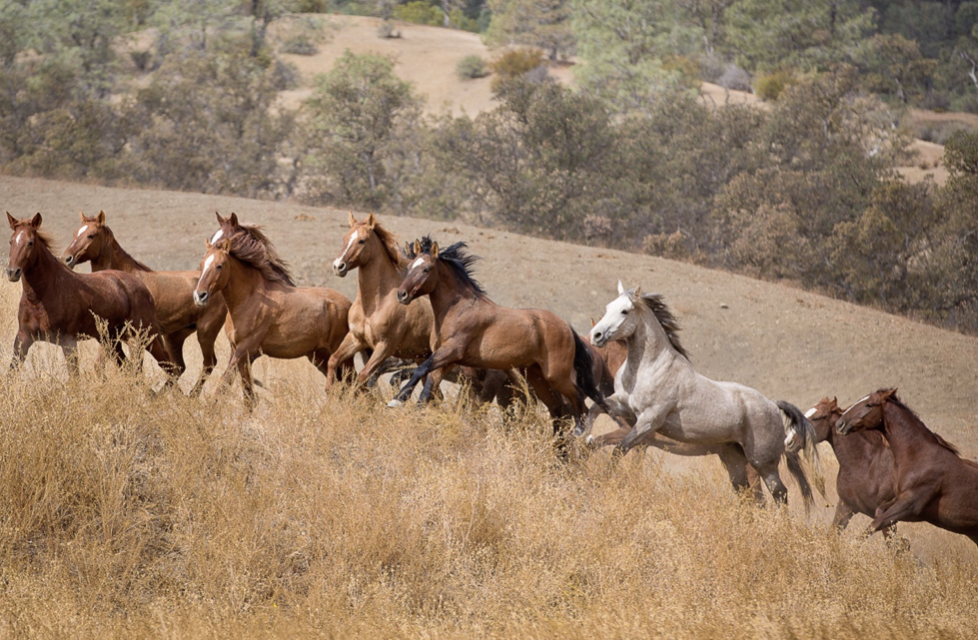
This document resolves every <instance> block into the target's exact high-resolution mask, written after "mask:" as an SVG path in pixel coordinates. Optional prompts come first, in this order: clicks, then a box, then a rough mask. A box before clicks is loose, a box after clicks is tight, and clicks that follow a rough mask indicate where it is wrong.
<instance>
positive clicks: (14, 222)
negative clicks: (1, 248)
mask: <svg viewBox="0 0 978 640" xmlns="http://www.w3.org/2000/svg"><path fill="white" fill-rule="evenodd" d="M7 224H9V225H10V228H11V229H16V228H17V218H15V217H13V216H12V215H10V212H9V211H8V212H7Z"/></svg>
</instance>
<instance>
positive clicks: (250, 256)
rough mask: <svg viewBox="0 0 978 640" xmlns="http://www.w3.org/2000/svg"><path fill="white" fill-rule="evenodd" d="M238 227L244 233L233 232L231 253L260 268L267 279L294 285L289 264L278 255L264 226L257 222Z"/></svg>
mask: <svg viewBox="0 0 978 640" xmlns="http://www.w3.org/2000/svg"><path fill="white" fill-rule="evenodd" d="M238 227H239V228H240V229H241V230H242V231H244V233H233V234H231V237H230V240H231V255H232V256H234V257H235V258H237V259H238V260H241V261H242V262H244V263H246V264H248V265H251V266H252V267H254V268H256V269H258V271H260V272H261V274H262V275H263V276H264V277H265V279H266V280H271V281H272V282H278V283H281V284H284V285H287V286H289V287H294V286H295V279H294V278H293V277H292V271H291V269H290V268H289V264H288V263H287V262H286V261H285V260H283V259H282V258H281V257H280V256H279V255H278V252H277V251H276V250H275V246H274V245H273V244H272V241H271V240H269V239H268V236H266V235H265V232H264V231H263V230H262V228H261V227H260V226H258V225H256V224H239V225H238Z"/></svg>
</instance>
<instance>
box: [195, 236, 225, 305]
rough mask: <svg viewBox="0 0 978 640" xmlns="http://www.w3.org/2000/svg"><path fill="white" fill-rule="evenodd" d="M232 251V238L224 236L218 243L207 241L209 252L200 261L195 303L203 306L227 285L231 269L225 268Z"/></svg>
mask: <svg viewBox="0 0 978 640" xmlns="http://www.w3.org/2000/svg"><path fill="white" fill-rule="evenodd" d="M230 253H231V240H230V239H229V238H224V239H223V240H221V241H220V242H218V243H217V244H211V242H210V241H207V253H205V254H204V257H203V258H202V259H201V261H200V277H199V278H198V279H197V286H196V287H195V288H194V304H196V305H197V306H198V307H203V306H204V305H206V304H207V302H208V301H209V300H210V299H211V298H212V297H213V296H214V294H215V293H217V292H218V291H221V290H223V289H224V287H226V286H227V284H228V280H229V279H230V277H231V270H230V269H225V268H224V267H225V265H226V264H227V262H228V258H229V256H230Z"/></svg>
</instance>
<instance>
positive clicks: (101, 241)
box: [61, 211, 107, 269]
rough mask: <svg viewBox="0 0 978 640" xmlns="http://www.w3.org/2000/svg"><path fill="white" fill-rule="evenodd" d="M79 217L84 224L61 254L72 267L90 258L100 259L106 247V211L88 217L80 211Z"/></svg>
mask: <svg viewBox="0 0 978 640" xmlns="http://www.w3.org/2000/svg"><path fill="white" fill-rule="evenodd" d="M78 217H79V218H81V223H82V226H80V227H79V228H78V231H76V232H75V237H74V238H72V239H71V244H69V245H68V246H67V247H66V248H65V250H64V252H63V253H62V254H61V260H62V262H64V263H65V264H66V265H68V267H70V268H71V269H74V268H75V267H76V266H77V265H80V264H82V263H84V262H88V261H89V260H96V259H98V257H99V256H100V255H101V254H102V249H103V248H104V247H105V236H106V229H107V227H106V226H105V212H104V211H99V212H98V215H97V216H92V217H88V216H86V215H85V214H84V213H82V212H81V211H79V212H78Z"/></svg>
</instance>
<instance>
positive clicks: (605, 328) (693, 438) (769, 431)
mask: <svg viewBox="0 0 978 640" xmlns="http://www.w3.org/2000/svg"><path fill="white" fill-rule="evenodd" d="M618 294H619V295H618V297H617V298H615V299H614V300H612V301H611V302H610V303H609V304H608V305H607V308H606V310H605V315H604V317H602V318H601V320H600V321H598V323H597V324H596V325H595V326H594V327H592V328H591V335H590V339H591V342H592V343H593V344H594V345H595V346H597V347H602V346H604V345H605V344H607V343H608V342H609V341H612V340H624V341H625V342H626V344H627V345H628V357H627V359H626V360H625V364H624V366H623V367H622V368H621V369H619V371H618V373H617V375H616V376H615V393H614V395H613V396H611V397H610V398H608V400H607V404H608V405H609V407H610V409H611V412H613V413H614V414H616V415H618V416H621V417H623V418H624V419H626V420H629V421H632V420H633V421H634V425H635V426H634V428H633V429H632V430H631V431H630V432H629V433H628V435H626V436H625V437H624V438H623V439H622V440H621V442H619V443H618V444H617V445H616V447H615V454H616V455H624V454H625V453H627V452H628V451H629V450H630V449H631V448H632V447H634V446H636V445H640V444H642V443H643V441H645V440H646V439H647V438H650V437H652V436H653V435H654V434H657V433H661V434H662V435H665V436H667V437H669V438H671V439H673V440H677V441H679V442H684V443H688V444H693V445H708V446H709V449H708V450H707V451H708V452H711V453H716V454H717V455H719V456H720V459H721V461H722V462H723V464H724V466H725V467H726V469H727V473H728V475H729V476H730V481H731V483H732V484H733V485H734V487H735V488H736V489H737V490H743V489H746V488H748V486H749V481H748V477H747V466H748V464H750V465H751V466H753V467H754V469H755V470H757V472H758V474H759V475H760V476H761V479H762V480H763V481H764V484H765V485H766V486H767V488H768V490H769V491H770V492H771V494H772V495H773V496H774V498H775V500H776V501H777V502H781V503H783V502H786V501H787V490H786V489H785V486H784V483H783V482H782V481H781V477H780V475H779V474H778V463H779V461H780V459H781V455H782V454H783V453H784V452H785V446H784V439H785V431H784V426H783V424H782V417H781V416H782V413H783V414H784V415H785V416H786V417H787V418H788V419H789V420H791V421H792V422H795V423H796V425H797V426H796V430H797V431H799V432H801V433H805V434H806V436H809V435H813V434H812V427H811V424H810V423H808V421H807V420H805V418H804V416H803V415H802V413H801V411H800V410H798V409H797V408H796V407H794V406H793V405H791V404H789V403H787V402H783V401H782V402H779V403H777V404H776V403H774V402H772V401H770V400H768V399H767V398H765V397H764V396H763V395H761V393H760V392H758V391H756V390H755V389H751V388H750V387H746V386H744V385H740V384H737V383H734V382H717V381H714V380H710V379H709V378H706V377H705V376H702V375H700V374H699V373H697V371H696V370H695V369H693V365H692V364H690V361H689V356H688V354H687V352H686V350H685V349H684V348H683V346H682V344H681V343H680V342H679V338H678V336H677V331H678V325H677V323H676V321H675V318H674V317H673V315H672V313H671V312H670V311H669V309H668V307H666V305H665V303H664V302H663V301H662V296H660V295H656V294H647V295H642V293H641V290H640V289H634V290H631V291H626V290H625V289H624V287H623V286H622V284H621V282H619V283H618ZM580 426H581V428H580V429H579V430H577V431H575V434H576V435H579V436H580V435H583V433H584V431H585V425H583V424H582V425H580ZM812 451H813V455H815V456H817V453H814V448H812ZM789 453H790V452H789ZM793 473H794V470H793ZM796 477H797V478H799V480H801V479H804V477H805V476H804V471H802V470H801V468H800V466H798V468H797V474H796ZM799 484H800V485H802V482H801V481H800V482H799ZM803 486H807V480H805V481H804V483H803ZM809 492H810V489H809Z"/></svg>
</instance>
